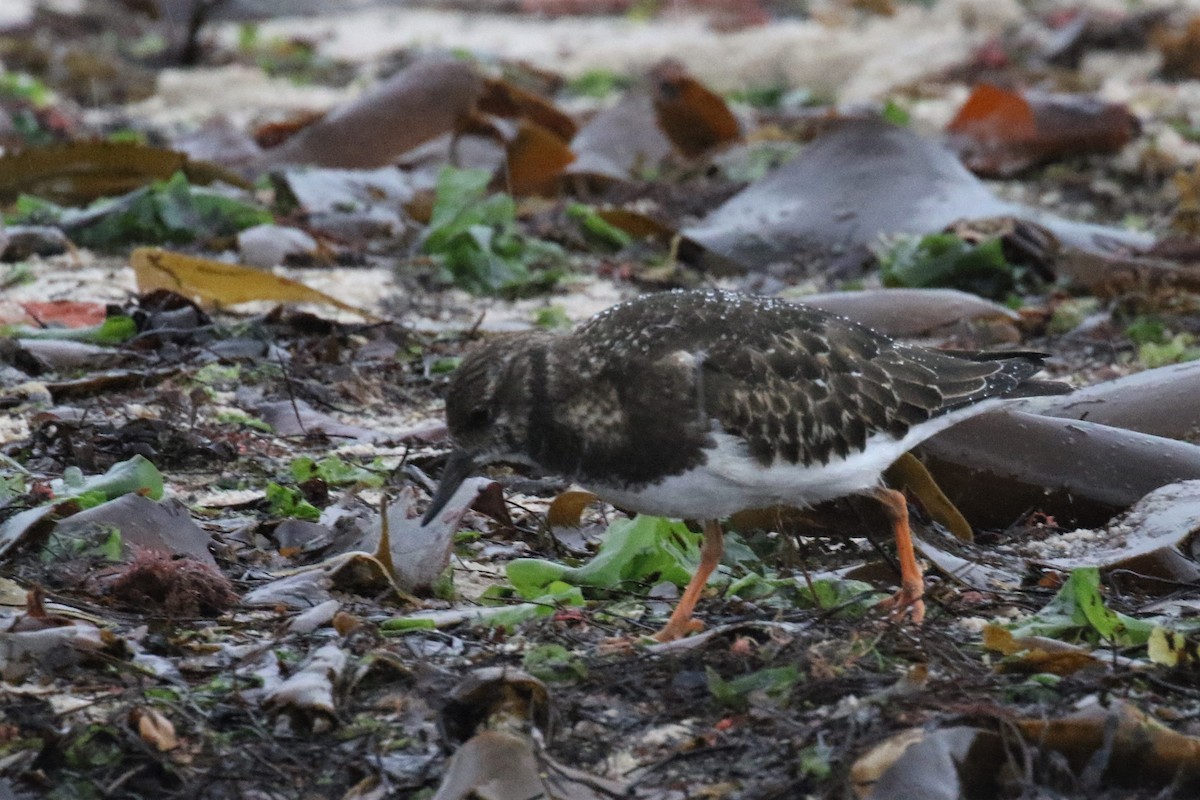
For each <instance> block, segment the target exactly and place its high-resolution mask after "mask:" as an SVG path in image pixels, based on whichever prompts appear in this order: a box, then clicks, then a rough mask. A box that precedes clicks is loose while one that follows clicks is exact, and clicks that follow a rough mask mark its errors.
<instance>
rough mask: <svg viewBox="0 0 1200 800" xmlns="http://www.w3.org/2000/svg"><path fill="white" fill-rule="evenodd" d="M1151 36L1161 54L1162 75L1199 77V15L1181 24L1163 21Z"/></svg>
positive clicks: (1176, 77) (1178, 78)
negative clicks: (1171, 24) (1175, 24)
mask: <svg viewBox="0 0 1200 800" xmlns="http://www.w3.org/2000/svg"><path fill="white" fill-rule="evenodd" d="M1151 38H1152V39H1153V42H1154V46H1155V47H1157V48H1158V51H1159V52H1160V53H1161V54H1162V74H1163V77H1165V78H1174V79H1177V80H1186V79H1188V78H1193V79H1195V78H1200V16H1194V17H1192V18H1191V19H1190V20H1188V22H1187V24H1186V25H1182V26H1176V27H1172V26H1170V25H1169V24H1166V23H1164V24H1163V25H1161V26H1160V27H1158V28H1157V29H1156V30H1155V31H1154V33H1153V35H1152V37H1151Z"/></svg>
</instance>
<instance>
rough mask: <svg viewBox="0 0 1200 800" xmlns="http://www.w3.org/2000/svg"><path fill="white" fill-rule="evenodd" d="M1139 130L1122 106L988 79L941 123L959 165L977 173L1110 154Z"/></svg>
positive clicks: (994, 173)
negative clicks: (1005, 86) (1021, 88)
mask: <svg viewBox="0 0 1200 800" xmlns="http://www.w3.org/2000/svg"><path fill="white" fill-rule="evenodd" d="M1138 130H1139V128H1138V122H1137V118H1136V117H1134V116H1133V114H1131V113H1130V112H1129V109H1128V108H1126V107H1125V106H1124V105H1118V104H1114V103H1105V102H1102V101H1100V100H1098V99H1096V98H1092V97H1086V96H1083V95H1068V94H1052V93H1049V92H1038V91H1026V92H1015V91H1011V90H1009V89H1003V88H1001V87H999V86H993V85H992V84H987V83H983V84H980V85H978V86H976V87H975V91H973V92H972V93H971V96H970V97H968V98H967V102H966V103H964V104H963V107H962V108H960V109H959V111H958V114H957V115H956V116H955V117H954V119H953V120H951V121H950V124H949V125H947V126H946V132H947V133H948V134H950V143H951V145H952V146H953V147H954V148H955V149H956V150H957V151H958V153H959V155H960V156H961V157H962V159H963V163H965V164H966V165H967V166H968V167H970V169H971V170H972V171H973V172H975V173H977V174H980V175H988V176H1000V177H1004V176H1008V175H1012V174H1014V173H1016V172H1018V171H1020V170H1022V169H1024V168H1026V167H1030V166H1033V165H1034V164H1039V163H1043V162H1046V161H1051V160H1053V159H1055V158H1060V157H1062V156H1067V155H1074V154H1077V153H1114V152H1116V151H1117V150H1120V149H1121V148H1122V147H1124V146H1125V145H1126V144H1127V143H1128V142H1129V141H1130V140H1131V139H1133V137H1134V136H1135V135H1137V133H1138Z"/></svg>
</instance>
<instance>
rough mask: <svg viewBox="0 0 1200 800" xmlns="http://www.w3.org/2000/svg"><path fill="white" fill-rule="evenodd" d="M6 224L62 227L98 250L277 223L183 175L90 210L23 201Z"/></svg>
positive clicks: (226, 233) (186, 241)
mask: <svg viewBox="0 0 1200 800" xmlns="http://www.w3.org/2000/svg"><path fill="white" fill-rule="evenodd" d="M6 219H7V220H8V221H9V222H10V223H14V224H34V225H36V224H41V225H56V226H58V227H60V228H62V229H63V230H64V231H65V232H66V233H67V235H68V236H70V237H71V239H72V240H73V241H75V242H76V243H78V244H81V245H83V246H85V247H93V248H114V247H120V246H123V245H127V244H135V243H144V244H189V243H191V242H195V241H197V240H203V239H213V238H217V237H221V236H231V235H233V234H235V233H237V232H238V231H241V230H244V229H246V228H249V227H252V226H254V225H261V224H264V223H268V222H271V221H273V217H272V216H271V213H270V212H269V211H267V210H266V209H264V208H262V207H260V206H258V205H256V204H254V203H253V202H250V201H248V200H241V199H238V198H236V197H233V196H230V195H229V194H226V193H224V192H222V191H220V190H219V189H215V188H209V187H198V186H192V185H191V184H190V183H188V179H187V176H185V175H184V174H183V173H182V172H177V173H175V174H174V175H173V176H171V178H170V179H168V180H166V181H155V182H154V183H151V184H149V185H148V186H143V187H142V188H140V189H135V190H134V191H132V192H129V193H127V194H124V195H121V196H120V197H112V198H103V199H100V200H97V201H96V202H94V203H92V204H91V205H90V206H88V207H87V208H85V209H74V208H64V207H62V206H58V205H56V204H54V203H51V202H48V201H46V200H41V199H38V198H34V197H27V196H22V197H20V198H18V199H17V203H16V208H15V211H14V213H13V214H10V215H8V216H7V217H6Z"/></svg>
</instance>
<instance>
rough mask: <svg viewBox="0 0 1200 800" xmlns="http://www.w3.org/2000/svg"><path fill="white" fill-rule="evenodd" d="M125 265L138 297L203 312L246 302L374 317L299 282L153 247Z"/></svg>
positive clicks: (140, 250) (141, 249)
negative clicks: (168, 299)
mask: <svg viewBox="0 0 1200 800" xmlns="http://www.w3.org/2000/svg"><path fill="white" fill-rule="evenodd" d="M129 263H130V265H131V266H132V267H133V272H134V275H135V276H136V278H137V285H138V291H139V292H141V293H146V292H151V291H154V290H155V289H169V290H170V291H173V292H176V293H178V294H181V295H183V296H184V297H186V298H188V299H190V300H192V301H193V302H195V303H197V304H199V305H201V306H208V307H212V306H228V305H236V304H238V303H247V302H250V301H252V300H267V301H272V302H277V303H321V304H325V305H331V306H334V307H336V308H340V309H342V310H343V311H351V312H353V313H355V314H359V315H361V316H363V317H366V318H367V319H374V318H375V317H374V316H373V315H372V314H370V313H368V312H366V311H363V310H362V309H360V308H355V307H354V306H352V305H349V304H348V303H343V302H342V301H341V300H338V299H337V298H335V297H330V296H329V295H327V294H325V293H324V292H319V291H317V290H316V289H312V288H309V287H308V286H305V285H304V284H302V283H300V282H299V281H293V280H291V279H289V278H284V277H281V276H279V275H275V274H274V273H271V272H265V271H263V270H259V269H251V268H250V267H243V266H241V265H239V264H227V263H225V262H224V261H214V260H212V259H208V258H197V257H195V256H188V255H184V254H183V253H175V252H171V251H169V250H162V249H160V248H157V247H139V248H137V249H136V250H134V251H133V253H132V254H131V255H130V256H129Z"/></svg>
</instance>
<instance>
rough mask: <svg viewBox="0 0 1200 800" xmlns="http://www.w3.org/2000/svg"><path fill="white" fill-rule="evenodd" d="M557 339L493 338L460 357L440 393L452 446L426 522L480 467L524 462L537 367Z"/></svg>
mask: <svg viewBox="0 0 1200 800" xmlns="http://www.w3.org/2000/svg"><path fill="white" fill-rule="evenodd" d="M555 338H557V337H555V336H554V335H553V334H550V333H547V332H545V331H531V332H528V333H519V334H510V335H506V336H499V337H496V338H494V339H492V340H489V341H488V342H486V343H484V344H482V345H480V346H478V347H476V348H475V349H473V350H472V351H471V352H470V353H468V354H467V356H466V357H465V358H463V361H462V364H460V365H459V367H458V369H456V370H455V371H454V374H453V375H452V376H451V377H450V385H449V387H448V388H447V390H446V424H447V427H448V428H449V429H450V438H451V439H452V440H453V442H454V452H452V453H451V454H450V458H449V460H448V461H447V462H446V467H445V469H444V470H443V472H442V478H441V481H440V482H439V484H438V488H437V491H436V492H435V493H434V495H433V500H432V501H431V502H430V505H429V510H428V511H426V512H425V517H424V519H423V522H424V523H428V522H429V521H430V520H431V519H433V518H434V516H436V515H437V513H438V512H439V511H441V510H442V508H443V507H444V506H445V505H446V503H447V502H448V501H449V500H450V498H451V497H452V496H453V495H454V492H455V491H456V490H457V489H458V487H459V486H460V485H461V484H462V482H463V481H464V480H466V479H467V478H468V477H469V476H470V475H471V473H472V472H474V471H475V470H476V469H477V468H478V467H479V466H480V465H481V464H486V463H488V462H491V461H499V460H516V461H527V460H528V456H526V455H525V453H524V448H525V443H526V441H527V438H528V437H527V432H528V428H529V411H530V405H531V403H532V402H533V396H532V382H533V381H534V380H537V379H538V376H537V375H535V373H536V372H537V371H538V369H539V366H538V365H544V364H545V359H546V353H547V351H548V350H549V347H550V345H551V343H552V342H553V341H554V339H555Z"/></svg>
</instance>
